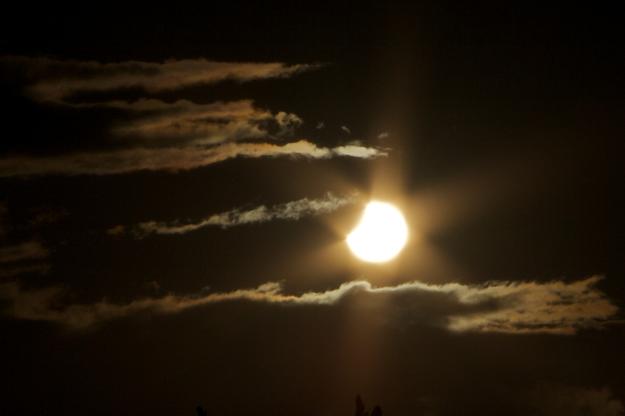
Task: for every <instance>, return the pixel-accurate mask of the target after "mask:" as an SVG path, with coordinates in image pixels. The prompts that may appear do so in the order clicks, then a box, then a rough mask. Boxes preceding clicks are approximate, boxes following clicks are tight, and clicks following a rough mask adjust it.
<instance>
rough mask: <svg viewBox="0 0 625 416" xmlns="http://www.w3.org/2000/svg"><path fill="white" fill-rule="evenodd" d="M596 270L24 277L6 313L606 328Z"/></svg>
mask: <svg viewBox="0 0 625 416" xmlns="http://www.w3.org/2000/svg"><path fill="white" fill-rule="evenodd" d="M600 279H601V277H598V276H592V277H589V278H586V279H583V280H579V281H575V282H570V283H569V282H564V281H552V282H547V283H538V282H523V283H509V282H492V283H489V284H486V285H479V286H469V285H463V284H459V283H449V284H443V285H429V284H426V283H421V282H411V283H404V284H400V285H397V286H382V287H374V286H372V285H371V284H370V283H369V282H366V281H352V282H348V283H344V284H342V285H341V286H339V287H338V288H336V289H331V290H327V291H325V292H307V293H303V294H300V295H292V294H285V293H283V292H282V289H281V286H280V284H279V283H275V282H269V283H265V284H263V285H260V286H258V287H257V288H255V289H241V290H235V291H232V292H222V293H210V294H203V295H199V296H177V295H167V296H164V297H161V298H144V299H138V300H135V301H132V302H129V303H126V304H115V303H110V302H107V301H105V300H103V301H101V302H97V303H93V304H72V305H66V306H65V307H59V305H60V304H61V301H62V299H63V295H64V292H63V290H61V289H59V288H44V289H37V290H23V289H21V288H20V287H19V285H18V284H17V283H14V282H13V283H6V284H2V285H0V299H4V300H5V302H6V304H7V309H6V310H5V313H6V314H7V315H9V316H11V317H13V318H15V319H25V320H36V321H49V322H56V323H59V324H63V325H66V326H68V327H72V328H85V327H89V326H91V325H94V324H97V323H99V322H103V321H108V320H111V319H116V318H122V317H125V316H131V315H134V314H137V313H155V314H172V313H178V312H182V311H184V310H186V309H190V308H195V307H200V306H204V305H210V304H217V303H221V302H228V301H249V302H258V303H264V304H275V305H283V306H294V307H295V306H297V305H312V306H314V305H317V306H319V307H333V306H334V307H336V306H340V305H343V304H349V305H352V306H355V307H366V308H368V309H369V310H371V308H378V309H379V310H376V311H375V313H377V314H381V315H382V316H384V315H385V314H386V315H387V316H388V319H392V320H394V321H397V322H398V323H420V324H423V325H435V326H439V327H442V328H446V329H447V330H450V331H454V332H499V333H508V334H530V333H547V334H563V335H571V334H574V333H576V332H577V331H579V330H581V329H587V328H595V329H597V328H601V327H602V326H603V324H604V323H605V322H606V321H607V320H609V319H610V318H611V317H613V316H614V315H615V314H616V312H617V307H616V306H615V305H614V304H612V303H611V302H610V300H609V299H608V298H607V297H606V295H605V294H604V293H603V292H601V291H600V290H598V289H597V288H596V287H595V285H596V283H597V282H598V281H599V280H600Z"/></svg>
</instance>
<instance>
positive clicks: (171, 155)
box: [0, 140, 387, 177]
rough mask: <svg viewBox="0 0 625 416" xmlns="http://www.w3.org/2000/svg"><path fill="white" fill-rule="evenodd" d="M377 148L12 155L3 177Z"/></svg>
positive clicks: (262, 146)
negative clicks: (42, 155)
mask: <svg viewBox="0 0 625 416" xmlns="http://www.w3.org/2000/svg"><path fill="white" fill-rule="evenodd" d="M386 154H387V153H386V152H385V151H383V150H380V149H376V148H369V147H360V146H355V147H354V146H351V147H350V149H349V150H348V151H346V150H345V149H344V148H342V147H338V148H327V147H318V146H317V145H315V144H314V143H311V142H309V141H306V140H299V141H296V142H291V143H286V144H282V145H277V144H271V143H237V142H232V143H223V144H220V145H217V146H186V147H166V148H145V147H141V148H129V149H121V150H112V151H100V152H89V153H72V154H65V155H59V156H48V157H34V156H12V157H5V158H0V177H13V176H35V175H115V174H123V173H130V172H137V171H168V172H178V171H184V170H190V169H196V168H200V167H203V166H208V165H212V164H214V163H218V162H222V161H224V160H227V159H232V158H237V157H245V158H258V157H278V156H290V157H305V158H311V159H328V158H332V157H336V156H346V157H357V158H363V159H369V158H373V157H380V156H386Z"/></svg>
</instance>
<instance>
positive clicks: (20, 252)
mask: <svg viewBox="0 0 625 416" xmlns="http://www.w3.org/2000/svg"><path fill="white" fill-rule="evenodd" d="M47 256H48V250H46V248H45V247H44V246H43V245H42V244H41V243H40V242H38V241H27V242H24V243H20V244H14V245H9V246H4V247H0V263H13V262H18V261H23V260H32V259H42V258H45V257H47Z"/></svg>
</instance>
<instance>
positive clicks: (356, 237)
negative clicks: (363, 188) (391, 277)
mask: <svg viewBox="0 0 625 416" xmlns="http://www.w3.org/2000/svg"><path fill="white" fill-rule="evenodd" d="M407 241H408V225H407V224H406V220H405V219H404V216H403V215H402V213H401V211H400V210H399V209H397V208H396V207H395V206H393V205H391V204H389V203H387V202H381V201H371V202H369V203H368V204H367V206H366V207H365V210H364V213H363V214H362V218H361V219H360V222H359V223H358V225H357V226H356V228H354V229H353V230H352V232H351V233H349V235H348V236H347V245H348V246H349V248H350V249H351V251H352V253H354V255H355V256H356V257H358V258H359V259H360V260H363V261H366V262H369V263H384V262H387V261H389V260H392V259H393V258H395V257H396V256H397V255H398V254H399V252H400V251H401V250H402V249H403V248H404V246H405V245H406V242H407Z"/></svg>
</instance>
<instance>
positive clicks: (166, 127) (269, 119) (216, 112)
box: [72, 98, 303, 144]
mask: <svg viewBox="0 0 625 416" xmlns="http://www.w3.org/2000/svg"><path fill="white" fill-rule="evenodd" d="M72 106H73V107H76V108H112V109H116V110H121V111H125V112H128V113H129V116H128V117H126V118H125V121H124V122H121V123H119V122H118V123H117V124H116V125H115V126H114V127H113V129H112V133H113V134H114V135H116V136H118V137H126V138H133V139H145V140H146V141H147V143H154V144H159V143H160V142H161V141H162V140H164V139H170V140H176V141H193V142H194V143H200V144H215V143H221V142H225V141H229V140H241V139H258V138H262V137H271V136H273V135H274V134H275V135H276V136H286V135H291V134H293V133H294V132H295V129H296V128H297V127H298V126H299V125H301V124H302V122H303V121H302V119H301V118H300V117H299V116H297V115H296V114H292V113H287V112H284V111H280V112H278V113H276V114H273V113H272V112H270V111H268V110H264V109H260V108H257V107H255V106H254V103H253V101H252V100H249V99H245V100H238V101H230V102H222V101H217V102H213V103H208V104H197V103H194V102H192V101H189V100H177V101H174V102H165V101H162V100H157V99H153V98H149V99H146V98H142V99H139V100H136V101H121V100H113V101H103V102H97V103H93V102H90V103H80V104H72ZM127 118H130V120H127Z"/></svg>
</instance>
